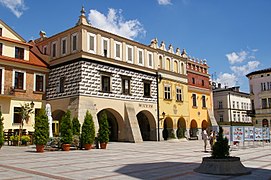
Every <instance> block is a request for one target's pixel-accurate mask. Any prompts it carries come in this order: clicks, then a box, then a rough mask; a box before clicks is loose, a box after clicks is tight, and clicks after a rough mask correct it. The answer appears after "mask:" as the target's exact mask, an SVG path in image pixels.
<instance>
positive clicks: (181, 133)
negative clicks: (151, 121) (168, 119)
mask: <svg viewBox="0 0 271 180" xmlns="http://www.w3.org/2000/svg"><path fill="white" fill-rule="evenodd" d="M185 131H186V129H184V128H178V129H177V133H176V134H177V137H178V139H181V138H185Z"/></svg>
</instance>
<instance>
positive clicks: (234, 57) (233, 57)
mask: <svg viewBox="0 0 271 180" xmlns="http://www.w3.org/2000/svg"><path fill="white" fill-rule="evenodd" d="M247 55H248V52H246V51H240V52H232V53H229V54H226V57H227V59H228V61H229V63H230V64H236V63H241V62H243V61H244V60H245V59H246V58H247Z"/></svg>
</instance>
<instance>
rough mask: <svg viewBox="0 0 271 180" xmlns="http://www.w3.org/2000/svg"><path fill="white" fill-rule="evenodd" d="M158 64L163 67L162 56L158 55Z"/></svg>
mask: <svg viewBox="0 0 271 180" xmlns="http://www.w3.org/2000/svg"><path fill="white" fill-rule="evenodd" d="M159 65H160V68H161V69H163V57H162V56H159Z"/></svg>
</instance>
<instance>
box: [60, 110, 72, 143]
mask: <svg viewBox="0 0 271 180" xmlns="http://www.w3.org/2000/svg"><path fill="white" fill-rule="evenodd" d="M60 136H61V142H62V143H63V144H71V143H72V120H71V112H70V111H69V110H68V111H67V112H66V113H65V114H64V116H63V117H62V119H61V123H60Z"/></svg>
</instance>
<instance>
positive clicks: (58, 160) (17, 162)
mask: <svg viewBox="0 0 271 180" xmlns="http://www.w3.org/2000/svg"><path fill="white" fill-rule="evenodd" d="M246 146H247V147H246V148H243V147H239V148H237V147H235V148H233V149H232V151H231V154H230V155H231V156H239V157H240V158H241V161H242V163H243V164H244V165H245V166H246V167H248V168H250V169H251V171H252V173H251V174H250V175H245V176H217V175H207V174H199V173H196V172H194V171H193V169H195V168H196V167H198V166H199V164H200V163H201V160H202V157H205V156H210V152H209V153H206V152H203V141H201V140H198V141H177V140H176V141H167V142H144V143H138V144H134V143H120V142H112V143H109V144H108V149H106V150H101V149H92V150H90V151H85V150H73V151H69V152H64V151H54V152H45V153H36V152H35V147H34V146H27V147H13V146H3V147H2V149H1V150H0V179H1V180H2V179H39V180H40V179H125V180H126V179H161V180H162V179H244V180H247V179H253V180H256V179H260V180H264V179H271V144H262V143H254V144H247V145H246Z"/></svg>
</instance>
